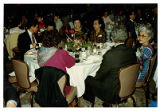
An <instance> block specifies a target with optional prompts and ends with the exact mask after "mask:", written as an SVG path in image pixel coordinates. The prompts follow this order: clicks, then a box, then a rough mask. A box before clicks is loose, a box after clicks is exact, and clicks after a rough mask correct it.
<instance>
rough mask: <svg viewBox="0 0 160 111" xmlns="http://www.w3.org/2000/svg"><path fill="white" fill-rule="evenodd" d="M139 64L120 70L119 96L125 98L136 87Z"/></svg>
mask: <svg viewBox="0 0 160 111" xmlns="http://www.w3.org/2000/svg"><path fill="white" fill-rule="evenodd" d="M138 70H139V64H133V65H129V66H126V67H123V68H121V69H120V71H119V82H120V89H119V97H120V98H124V97H127V96H129V95H131V94H132V93H133V92H134V90H135V87H136V80H137V76H138Z"/></svg>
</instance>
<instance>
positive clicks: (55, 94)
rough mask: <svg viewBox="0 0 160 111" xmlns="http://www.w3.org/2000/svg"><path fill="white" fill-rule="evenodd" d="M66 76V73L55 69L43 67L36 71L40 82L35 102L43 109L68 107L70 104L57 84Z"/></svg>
mask: <svg viewBox="0 0 160 111" xmlns="http://www.w3.org/2000/svg"><path fill="white" fill-rule="evenodd" d="M64 74H66V73H65V72H64V71H62V70H60V69H57V68H54V67H41V68H39V69H37V70H36V71H35V75H36V78H37V79H38V80H39V86H38V91H37V93H36V97H35V100H36V102H37V103H38V104H39V105H40V106H41V107H67V105H68V103H67V101H66V100H65V98H64V96H63V95H62V93H61V90H60V88H59V85H58V83H57V82H58V80H59V79H60V78H61V77H62V76H63V75H64Z"/></svg>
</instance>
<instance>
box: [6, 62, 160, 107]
mask: <svg viewBox="0 0 160 111" xmlns="http://www.w3.org/2000/svg"><path fill="white" fill-rule="evenodd" d="M6 66H7V72H8V73H10V72H12V71H13V67H12V64H11V62H8V63H7V64H6ZM14 87H15V86H14ZM150 91H151V92H153V93H155V92H156V90H155V84H154V82H153V80H152V81H151V82H150ZM134 95H135V99H136V106H137V107H145V106H146V104H145V93H144V90H143V89H136V91H135V93H134ZM29 96H30V93H23V94H21V95H20V101H21V107H31V105H30V102H29ZM150 96H151V95H150ZM155 99H157V97H155ZM151 101H152V99H150V100H149V103H150V102H151ZM102 104H103V101H102V100H100V99H99V98H97V97H96V99H95V105H94V107H103V106H102ZM34 107H39V105H38V104H37V103H35V101H34ZM79 107H91V103H90V102H89V101H86V100H84V99H83V97H81V98H80V106H79ZM113 107H116V106H115V105H113ZM119 107H133V104H132V101H131V100H129V102H124V103H121V104H119Z"/></svg>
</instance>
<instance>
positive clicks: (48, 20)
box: [45, 16, 56, 27]
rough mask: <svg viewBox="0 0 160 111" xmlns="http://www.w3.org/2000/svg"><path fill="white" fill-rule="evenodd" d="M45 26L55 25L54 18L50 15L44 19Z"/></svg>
mask: <svg viewBox="0 0 160 111" xmlns="http://www.w3.org/2000/svg"><path fill="white" fill-rule="evenodd" d="M45 26H46V27H48V26H53V27H55V26H56V25H55V23H54V19H53V17H52V16H48V17H47V18H46V20H45Z"/></svg>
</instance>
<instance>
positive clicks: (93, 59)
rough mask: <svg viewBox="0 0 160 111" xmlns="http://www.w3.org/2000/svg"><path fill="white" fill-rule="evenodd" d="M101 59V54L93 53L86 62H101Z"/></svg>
mask: <svg viewBox="0 0 160 111" xmlns="http://www.w3.org/2000/svg"><path fill="white" fill-rule="evenodd" d="M100 61H102V56H100V55H92V56H89V57H88V58H87V60H86V61H85V63H94V62H100Z"/></svg>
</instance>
